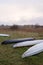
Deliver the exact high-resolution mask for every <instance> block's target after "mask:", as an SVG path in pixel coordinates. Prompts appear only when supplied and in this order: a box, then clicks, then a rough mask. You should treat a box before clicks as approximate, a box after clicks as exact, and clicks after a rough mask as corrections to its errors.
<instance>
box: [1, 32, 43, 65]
mask: <svg viewBox="0 0 43 65" xmlns="http://www.w3.org/2000/svg"><path fill="white" fill-rule="evenodd" d="M0 33H2V31H1V32H0ZM3 33H8V34H10V35H11V36H10V37H0V43H1V42H2V41H4V40H7V39H15V38H24V37H34V38H36V39H43V32H42V33H35V32H23V31H7V32H6V31H3ZM12 45H13V44H8V45H1V44H0V65H43V52H42V53H40V54H38V55H35V56H31V57H27V58H22V57H21V56H22V54H23V53H24V52H25V51H26V50H27V49H28V48H29V47H21V48H13V47H12Z"/></svg>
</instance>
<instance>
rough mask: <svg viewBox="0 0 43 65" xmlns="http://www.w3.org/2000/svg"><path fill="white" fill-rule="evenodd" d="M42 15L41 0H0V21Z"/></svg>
mask: <svg viewBox="0 0 43 65" xmlns="http://www.w3.org/2000/svg"><path fill="white" fill-rule="evenodd" d="M37 17H43V0H0V21H5V22H6V21H7V22H8V23H9V21H10V22H11V23H13V22H12V21H14V23H15V21H18V22H17V23H18V24H19V21H20V19H21V18H22V19H25V20H26V21H27V20H30V19H32V18H37Z"/></svg>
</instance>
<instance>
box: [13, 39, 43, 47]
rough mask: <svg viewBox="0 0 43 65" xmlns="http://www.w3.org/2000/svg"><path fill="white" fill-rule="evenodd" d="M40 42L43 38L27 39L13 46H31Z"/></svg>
mask: <svg viewBox="0 0 43 65" xmlns="http://www.w3.org/2000/svg"><path fill="white" fill-rule="evenodd" d="M40 42H43V40H33V41H25V42H21V43H16V44H14V45H13V47H14V48H15V47H22V46H30V45H34V44H38V43H40Z"/></svg>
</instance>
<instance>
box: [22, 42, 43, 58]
mask: <svg viewBox="0 0 43 65" xmlns="http://www.w3.org/2000/svg"><path fill="white" fill-rule="evenodd" d="M42 51H43V42H41V43H39V44H36V45H34V46H32V47H31V48H29V49H28V50H27V51H26V52H24V54H23V55H22V58H24V57H28V56H32V55H35V54H38V53H40V52H42Z"/></svg>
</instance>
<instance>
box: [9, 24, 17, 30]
mask: <svg viewBox="0 0 43 65" xmlns="http://www.w3.org/2000/svg"><path fill="white" fill-rule="evenodd" d="M10 29H12V30H17V29H18V25H13V26H11V27H10Z"/></svg>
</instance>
